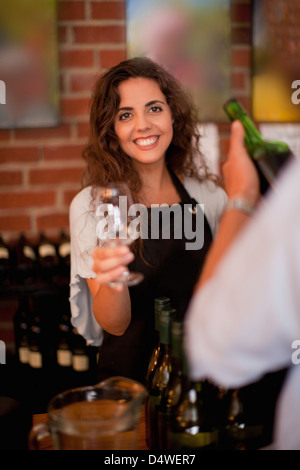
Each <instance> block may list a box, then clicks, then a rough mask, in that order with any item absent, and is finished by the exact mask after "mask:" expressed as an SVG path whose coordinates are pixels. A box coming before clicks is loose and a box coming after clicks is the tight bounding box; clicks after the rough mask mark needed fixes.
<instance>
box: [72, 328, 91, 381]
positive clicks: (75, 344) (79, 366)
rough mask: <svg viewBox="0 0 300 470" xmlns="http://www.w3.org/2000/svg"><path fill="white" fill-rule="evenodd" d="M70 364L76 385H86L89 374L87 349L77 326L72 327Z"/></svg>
mask: <svg viewBox="0 0 300 470" xmlns="http://www.w3.org/2000/svg"><path fill="white" fill-rule="evenodd" d="M72 366H73V375H74V380H75V384H76V386H81V385H87V382H88V381H89V375H90V374H89V371H90V357H89V349H88V346H87V344H86V341H85V339H84V338H83V337H82V336H81V335H80V334H79V332H78V330H77V328H73V329H72Z"/></svg>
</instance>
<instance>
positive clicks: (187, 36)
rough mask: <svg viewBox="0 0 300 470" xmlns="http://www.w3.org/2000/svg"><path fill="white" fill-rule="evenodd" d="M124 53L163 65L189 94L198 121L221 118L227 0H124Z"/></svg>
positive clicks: (225, 93) (226, 78)
mask: <svg viewBox="0 0 300 470" xmlns="http://www.w3.org/2000/svg"><path fill="white" fill-rule="evenodd" d="M126 14H127V56H128V57H136V56H147V57H150V58H152V59H153V60H155V61H156V62H158V63H159V64H161V65H162V66H164V67H165V68H166V69H167V70H168V71H169V72H170V73H172V75H173V76H175V77H176V78H177V79H178V80H179V81H180V82H181V83H182V85H183V86H184V87H185V89H186V90H187V91H188V92H189V93H190V94H191V95H192V96H193V99H194V102H195V103H196V104H197V106H198V109H199V114H200V117H201V120H202V121H203V122H210V121H213V122H216V121H224V120H226V118H225V116H224V111H223V109H222V105H223V103H224V102H225V101H226V100H227V99H228V97H229V95H230V0H177V1H176V2H175V1H172V0H151V1H149V0H127V2H126Z"/></svg>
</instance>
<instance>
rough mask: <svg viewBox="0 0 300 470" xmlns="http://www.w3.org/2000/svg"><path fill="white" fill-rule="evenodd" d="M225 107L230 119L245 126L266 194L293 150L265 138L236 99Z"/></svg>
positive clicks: (251, 151)
mask: <svg viewBox="0 0 300 470" xmlns="http://www.w3.org/2000/svg"><path fill="white" fill-rule="evenodd" d="M223 107H224V111H225V113H226V114H227V116H228V117H229V119H230V121H235V120H239V121H241V123H242V124H243V126H244V131H245V146H246V148H247V151H248V153H249V155H250V156H251V157H252V159H253V161H254V163H255V165H256V167H257V170H258V173H259V178H260V190H261V193H262V194H265V193H266V192H267V190H268V189H269V187H270V186H274V182H275V180H276V178H277V177H278V175H279V173H280V171H281V170H282V168H283V167H284V166H285V164H286V163H287V162H288V161H289V160H290V158H291V157H292V152H291V150H290V148H289V147H288V145H287V144H286V143H284V142H277V141H275V140H274V141H267V140H264V139H263V137H262V135H261V134H260V133H259V131H258V130H257V128H256V127H255V125H254V123H253V122H252V120H251V119H250V118H249V116H248V115H247V113H246V111H245V110H244V108H243V107H242V106H241V105H240V103H239V102H238V101H237V100H236V99H234V98H232V99H230V100H228V101H226V103H225V104H224V106H223Z"/></svg>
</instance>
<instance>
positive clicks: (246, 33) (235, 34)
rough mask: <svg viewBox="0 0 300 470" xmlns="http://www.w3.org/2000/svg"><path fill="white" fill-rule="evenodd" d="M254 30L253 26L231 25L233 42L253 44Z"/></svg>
mask: <svg viewBox="0 0 300 470" xmlns="http://www.w3.org/2000/svg"><path fill="white" fill-rule="evenodd" d="M251 41H252V32H251V28H250V27H248V26H246V27H240V26H234V25H232V26H231V43H232V44H251Z"/></svg>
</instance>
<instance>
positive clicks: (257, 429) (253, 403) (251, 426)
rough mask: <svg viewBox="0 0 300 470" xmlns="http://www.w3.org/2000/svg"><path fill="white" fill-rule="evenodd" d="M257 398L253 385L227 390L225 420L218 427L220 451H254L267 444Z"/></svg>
mask: <svg viewBox="0 0 300 470" xmlns="http://www.w3.org/2000/svg"><path fill="white" fill-rule="evenodd" d="M258 398H259V397H257V396H256V394H255V384H250V385H247V386H245V387H242V388H239V389H233V390H228V392H227V397H226V400H224V404H226V403H227V404H226V405H225V420H224V423H223V425H222V426H221V427H220V449H221V450H255V449H259V448H261V447H263V446H265V445H266V444H268V443H269V442H267V440H266V436H265V432H264V431H265V430H264V423H263V419H262V418H263V417H262V416H261V415H259V412H258V410H260V407H259V403H258V401H257V399H258Z"/></svg>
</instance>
